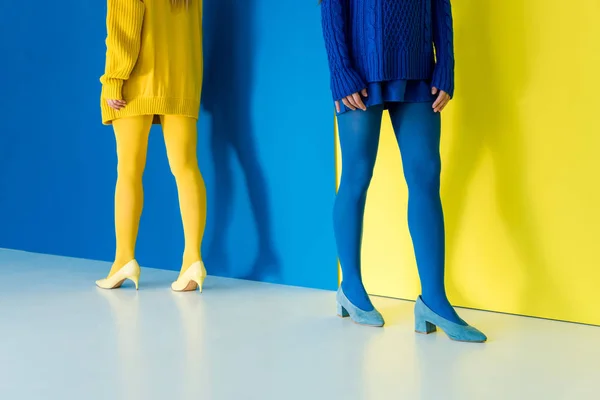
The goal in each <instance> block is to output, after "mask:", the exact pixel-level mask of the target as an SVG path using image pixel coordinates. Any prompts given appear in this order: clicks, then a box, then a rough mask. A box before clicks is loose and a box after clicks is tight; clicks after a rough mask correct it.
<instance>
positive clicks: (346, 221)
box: [333, 106, 383, 311]
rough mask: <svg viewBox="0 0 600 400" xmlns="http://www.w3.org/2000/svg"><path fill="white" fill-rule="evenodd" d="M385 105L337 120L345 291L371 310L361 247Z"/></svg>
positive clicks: (337, 220) (337, 221)
mask: <svg viewBox="0 0 600 400" xmlns="http://www.w3.org/2000/svg"><path fill="white" fill-rule="evenodd" d="M382 114H383V106H374V107H369V108H368V109H367V111H360V110H357V111H348V112H346V113H344V114H342V115H340V116H339V117H338V130H339V138H340V146H341V149H342V179H341V182H340V187H339V189H338V193H337V197H336V200H335V207H334V212H333V219H334V230H335V238H336V242H337V248H338V257H339V259H340V264H341V267H342V276H343V281H342V289H343V290H344V293H345V294H346V296H347V297H348V300H350V301H351V302H352V303H353V304H354V305H355V306H356V307H358V308H360V309H362V310H365V311H371V310H372V309H373V304H371V300H369V296H368V295H367V292H366V291H365V287H364V286H363V283H362V277H361V271H360V267H361V261H360V254H361V244H362V229H363V216H364V212H365V201H366V199H367V189H368V188H369V183H370V182H371V177H372V176H373V168H374V166H375V159H376V158H377V147H378V146H379V132H380V130H381V116H382Z"/></svg>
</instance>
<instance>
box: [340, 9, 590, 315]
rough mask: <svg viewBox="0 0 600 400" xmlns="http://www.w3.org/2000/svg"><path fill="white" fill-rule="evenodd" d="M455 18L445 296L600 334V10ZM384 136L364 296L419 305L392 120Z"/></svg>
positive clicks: (447, 131) (482, 12)
mask: <svg viewBox="0 0 600 400" xmlns="http://www.w3.org/2000/svg"><path fill="white" fill-rule="evenodd" d="M453 7H454V18H455V23H454V28H455V38H456V58H457V76H456V79H457V91H456V99H455V100H454V101H453V102H452V104H451V105H450V106H449V108H448V109H447V111H446V112H445V113H444V123H443V140H442V142H443V143H442V160H443V177H442V199H443V201H444V207H445V212H446V230H447V260H448V270H447V285H448V290H449V296H450V299H451V301H452V302H453V303H454V304H456V305H459V306H466V307H473V308H479V309H486V310H493V311H502V312H509V313H515V314H522V315H530V316H538V317H544V318H553V319H560V320H567V321H574V322H583V323H590V324H597V325H600V123H599V116H600V24H598V17H599V16H600V0H573V1H571V2H563V1H547V0H527V1H522V0H506V1H496V0H460V1H457V0H455V1H454V2H453ZM382 129H383V134H382V138H381V145H380V150H379V155H378V161H377V165H376V170H375V177H374V179H373V182H372V185H371V189H370V192H369V198H368V202H367V212H366V216H365V232H364V235H365V237H364V243H363V274H364V279H365V284H366V287H367V289H368V290H369V292H370V293H372V294H377V295H383V296H390V297H398V298H407V299H414V298H416V296H417V295H418V294H419V281H418V275H417V269H416V264H415V261H414V256H413V251H412V244H411V241H410V236H409V233H408V228H407V221H406V206H407V190H406V186H405V183H404V178H403V175H402V166H401V163H400V157H399V153H398V148H397V145H396V142H395V139H394V137H393V133H392V128H391V124H390V122H389V117H388V116H387V115H386V117H385V119H384V124H383V127H382ZM338 150H339V148H338ZM338 159H339V158H338ZM340 169H341V168H338V172H339V170H340Z"/></svg>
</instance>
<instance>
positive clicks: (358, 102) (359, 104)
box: [352, 93, 367, 111]
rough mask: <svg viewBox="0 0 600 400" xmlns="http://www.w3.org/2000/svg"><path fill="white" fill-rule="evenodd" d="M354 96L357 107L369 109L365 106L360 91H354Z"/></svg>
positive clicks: (364, 109)
mask: <svg viewBox="0 0 600 400" xmlns="http://www.w3.org/2000/svg"><path fill="white" fill-rule="evenodd" d="M352 98H353V99H354V104H356V107H357V108H360V109H361V110H363V111H367V107H365V103H363V101H362V98H361V97H360V94H359V93H354V94H353V95H352Z"/></svg>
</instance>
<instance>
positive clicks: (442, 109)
mask: <svg viewBox="0 0 600 400" xmlns="http://www.w3.org/2000/svg"><path fill="white" fill-rule="evenodd" d="M450 100H451V99H450V96H448V95H446V99H445V100H444V102H443V103H442V105H441V106H440V111H439V112H442V111H444V108H446V106H447V105H448V103H450Z"/></svg>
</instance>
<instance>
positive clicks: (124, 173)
mask: <svg viewBox="0 0 600 400" xmlns="http://www.w3.org/2000/svg"><path fill="white" fill-rule="evenodd" d="M143 174H144V162H143V161H141V160H136V159H131V160H123V159H119V161H118V164H117V176H118V178H119V179H127V180H141V179H142V175H143Z"/></svg>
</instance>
